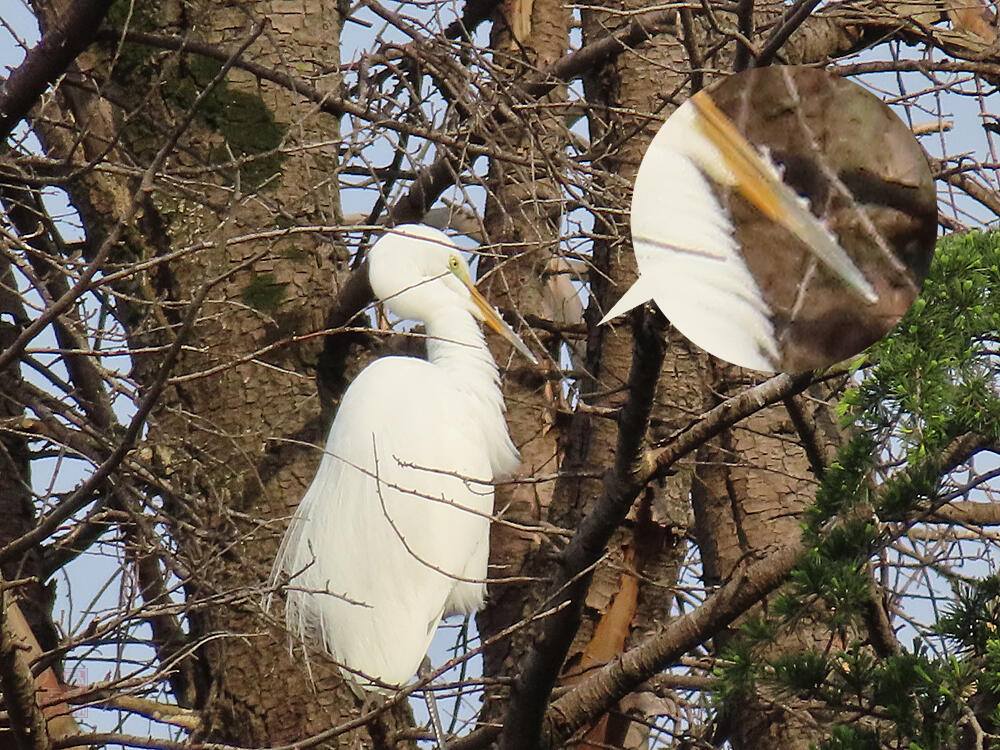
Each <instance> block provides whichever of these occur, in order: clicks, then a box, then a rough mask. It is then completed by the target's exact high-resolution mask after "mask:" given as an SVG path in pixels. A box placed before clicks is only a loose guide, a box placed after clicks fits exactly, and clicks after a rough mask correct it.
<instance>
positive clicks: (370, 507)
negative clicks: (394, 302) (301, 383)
mask: <svg viewBox="0 0 1000 750" xmlns="http://www.w3.org/2000/svg"><path fill="white" fill-rule="evenodd" d="M461 399H462V395H461V393H460V389H457V388H456V387H455V384H454V383H452V382H450V380H449V376H448V375H447V374H445V373H442V372H441V371H440V369H439V368H435V367H434V366H433V365H431V364H429V363H428V362H425V361H423V360H418V359H413V358H409V357H386V358H383V359H379V360H376V361H375V362H374V363H372V364H371V365H369V366H368V367H367V368H366V369H365V370H364V371H363V372H362V373H361V375H359V376H358V378H357V379H356V380H355V381H354V382H353V383H352V384H351V386H350V388H349V389H348V391H347V393H346V394H345V396H344V399H343V401H342V403H341V406H340V410H339V411H338V413H337V417H336V419H335V421H334V424H333V427H332V428H331V431H330V437H329V439H328V441H327V445H326V453H325V455H324V456H323V458H322V460H321V463H320V467H319V469H318V471H317V474H316V478H315V479H314V481H313V483H312V485H311V486H310V487H309V490H308V491H307V492H306V494H305V496H304V498H303V500H302V503H301V504H300V507H299V509H298V510H297V511H296V514H295V517H294V518H293V521H292V523H291V525H290V527H289V531H288V536H287V538H286V540H285V543H284V544H283V547H282V550H281V552H280V553H279V557H278V560H277V562H276V563H275V567H276V570H280V571H283V572H284V573H285V574H287V575H289V576H291V580H290V588H289V591H288V597H287V604H286V618H287V621H288V624H289V628H290V630H292V631H293V632H294V633H296V634H298V635H299V636H301V637H303V638H306V639H310V640H311V639H314V638H315V639H316V640H318V641H319V642H321V643H324V644H325V646H326V648H327V650H328V651H329V653H330V654H331V655H332V656H333V657H334V659H335V660H337V661H338V662H339V663H340V664H341V665H342V666H344V667H346V668H347V670H349V671H353V672H359V673H361V674H363V675H365V676H367V677H369V678H374V679H375V680H377V681H379V682H383V683H388V684H391V685H399V684H404V683H405V682H407V681H408V680H409V679H410V678H411V677H412V676H413V674H414V673H415V672H416V670H417V667H418V666H419V663H420V661H421V659H422V658H423V656H424V654H425V653H426V651H427V648H428V646H429V644H430V641H431V638H432V637H433V635H434V631H435V629H436V627H437V623H438V621H439V620H440V618H441V616H442V614H444V613H445V612H451V611H473V610H475V609H476V608H478V607H479V606H480V605H481V603H482V598H483V592H484V579H485V577H486V562H487V551H488V539H489V514H490V513H491V512H492V509H493V488H492V485H491V484H489V481H490V480H491V479H492V476H491V470H490V462H489V456H488V454H487V451H486V450H485V448H484V446H483V440H482V438H481V436H480V435H477V432H476V431H477V430H479V429H480V427H479V425H478V424H476V422H475V420H474V419H472V418H470V417H469V416H468V410H465V409H463V408H462V403H461Z"/></svg>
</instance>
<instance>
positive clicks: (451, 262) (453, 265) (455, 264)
mask: <svg viewBox="0 0 1000 750" xmlns="http://www.w3.org/2000/svg"><path fill="white" fill-rule="evenodd" d="M448 268H449V269H451V270H452V271H457V270H458V268H459V260H458V258H456V257H455V256H454V255H452V256H451V257H450V258H448Z"/></svg>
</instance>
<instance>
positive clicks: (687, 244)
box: [601, 92, 878, 371]
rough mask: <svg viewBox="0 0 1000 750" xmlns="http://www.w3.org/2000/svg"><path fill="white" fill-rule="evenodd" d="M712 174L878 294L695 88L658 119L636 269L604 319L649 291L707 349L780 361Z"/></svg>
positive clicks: (636, 215)
mask: <svg viewBox="0 0 1000 750" xmlns="http://www.w3.org/2000/svg"><path fill="white" fill-rule="evenodd" d="M712 183H715V184H716V185H720V186H728V187H735V188H736V189H737V190H739V191H740V193H742V194H743V195H744V197H745V198H746V199H747V200H748V201H749V202H750V203H751V204H752V205H754V206H755V207H756V208H757V209H758V210H759V211H760V212H761V213H763V214H764V215H765V216H766V217H767V218H769V219H770V220H772V221H775V222H778V223H780V224H781V225H783V226H784V227H786V228H787V229H788V230H789V231H790V232H791V233H792V234H794V235H795V237H797V238H798V239H799V240H800V241H801V242H802V243H803V244H804V245H805V246H806V247H807V248H808V249H809V251H810V252H812V253H813V255H814V256H815V257H816V258H818V259H819V260H820V261H821V262H822V263H823V264H824V265H825V266H826V267H827V268H829V269H830V271H831V272H833V274H835V275H836V276H837V277H839V278H840V279H841V280H842V281H843V282H844V284H846V285H847V287H848V288H850V289H851V290H853V292H855V293H856V294H857V295H858V296H859V297H860V298H861V299H862V300H864V301H865V302H868V303H873V302H876V301H877V300H878V294H877V293H876V291H875V289H874V287H873V286H872V284H871V283H870V282H869V280H868V279H867V278H866V277H865V276H864V274H862V272H861V271H860V270H859V269H858V267H857V266H856V265H855V264H854V262H853V261H852V260H851V258H850V256H848V255H847V253H846V252H844V250H843V248H841V246H840V245H839V244H838V242H837V239H836V237H835V236H834V235H833V233H832V232H831V231H830V230H829V229H828V228H827V227H826V226H825V225H824V224H823V223H822V222H821V221H819V220H818V219H817V218H816V217H815V216H813V215H812V213H810V211H809V208H808V204H807V202H806V201H805V200H804V199H802V198H800V197H799V196H798V195H796V194H795V192H794V191H793V190H792V189H791V188H789V187H788V186H787V185H786V184H785V183H784V182H783V181H782V177H781V175H780V174H779V172H778V170H777V169H776V168H775V166H774V164H773V163H772V162H771V160H770V158H769V157H768V156H767V155H766V154H763V155H762V154H761V153H758V151H757V150H756V149H755V148H754V147H753V146H752V145H750V144H749V143H748V142H747V141H746V140H745V139H744V138H743V136H742V135H741V134H740V133H739V131H738V130H737V129H736V128H735V126H734V125H733V124H732V123H731V122H730V121H729V119H728V118H727V117H726V116H725V114H723V113H722V112H721V110H719V108H718V107H717V106H716V105H715V103H714V102H713V101H712V99H711V98H710V97H709V95H708V94H707V93H706V92H699V93H698V94H696V95H695V96H693V97H691V98H690V99H689V100H688V101H686V102H685V103H684V104H683V105H681V106H680V107H679V108H678V109H677V110H676V111H675V112H674V113H673V114H672V115H671V116H670V118H669V119H668V120H667V121H666V122H665V123H664V124H663V126H662V127H661V128H660V129H659V131H658V132H657V133H656V136H655V137H654V138H653V140H652V142H651V143H650V145H649V149H648V151H647V152H646V155H645V156H644V157H643V160H642V164H641V165H640V167H639V172H638V175H637V176H636V182H635V190H634V193H633V197H632V208H631V225H632V242H633V246H634V248H635V257H636V263H637V265H638V266H639V273H640V275H639V278H638V280H637V281H636V282H635V284H634V285H633V286H632V287H631V288H630V289H629V290H628V291H626V292H625V294H624V295H623V296H622V297H621V299H619V300H618V302H617V303H616V304H615V305H614V306H613V307H612V308H611V310H610V311H609V312H608V314H607V315H606V316H605V317H604V319H603V320H602V321H601V322H602V323H604V322H607V321H609V320H611V319H612V318H615V317H617V316H619V315H621V314H622V313H624V312H627V311H628V310H631V309H632V308H634V307H637V306H639V305H641V304H643V303H645V302H646V301H648V300H650V299H653V300H655V301H656V304H657V305H658V306H659V308H660V310H661V311H662V312H663V313H664V315H666V316H667V318H669V319H670V322H671V323H672V324H673V325H674V326H676V328H677V329H678V330H679V331H681V332H682V333H684V334H685V335H686V336H687V337H688V338H690V339H692V340H693V341H695V342H696V343H697V344H698V345H699V346H701V347H702V348H704V349H706V350H707V351H709V352H711V353H712V354H715V355H717V356H720V357H723V358H724V359H727V360H729V361H730V362H733V363H735V364H738V365H741V366H743V367H751V368H755V369H759V370H771V371H773V370H776V369H777V365H778V362H779V361H780V359H781V356H780V353H779V351H778V341H777V340H776V336H775V330H774V324H773V321H772V319H771V314H770V310H769V307H768V304H767V302H766V301H765V298H764V295H763V293H762V290H761V288H760V287H759V285H758V283H757V280H756V279H755V278H754V275H753V274H752V273H751V272H750V270H749V268H748V267H747V265H746V262H745V261H744V258H743V257H741V254H740V247H739V245H738V243H737V238H736V236H735V231H734V227H733V222H732V220H731V217H730V216H729V215H728V214H727V212H726V211H725V210H724V209H723V206H722V204H721V203H720V201H719V199H718V197H717V196H716V193H715V192H714V189H713V184H712Z"/></svg>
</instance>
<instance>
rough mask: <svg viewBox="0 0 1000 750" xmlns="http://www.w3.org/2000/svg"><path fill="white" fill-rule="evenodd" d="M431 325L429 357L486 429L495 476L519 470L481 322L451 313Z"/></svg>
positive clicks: (497, 375) (429, 322) (429, 321)
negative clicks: (447, 375) (453, 385)
mask: <svg viewBox="0 0 1000 750" xmlns="http://www.w3.org/2000/svg"><path fill="white" fill-rule="evenodd" d="M424 322H425V323H426V324H427V335H428V337H429V338H428V339H427V358H428V359H429V360H430V362H431V364H433V365H434V366H435V367H438V368H440V369H441V370H442V371H443V372H446V373H448V374H449V375H451V376H452V378H453V380H454V383H455V389H456V391H457V393H459V394H461V395H464V396H465V397H466V398H465V399H463V400H464V403H463V404H461V405H460V407H459V408H463V409H465V410H466V412H467V413H468V414H469V416H470V418H472V419H473V420H474V421H475V423H476V424H477V425H479V426H480V427H481V428H482V430H483V436H484V438H485V444H486V446H487V451H488V453H489V457H490V465H491V466H492V467H493V473H494V476H500V475H504V474H509V473H511V472H513V471H514V470H515V469H516V468H517V464H518V458H517V449H516V448H515V447H514V444H513V443H512V442H511V440H510V434H509V433H508V431H507V421H506V419H504V411H505V408H504V402H503V393H501V391H500V373H499V371H498V370H497V365H496V362H495V361H494V360H493V355H492V354H490V350H489V349H488V348H487V347H486V338H485V337H484V336H483V332H482V331H481V330H480V328H479V323H478V322H476V319H475V318H473V317H472V314H471V313H468V312H466V311H464V310H462V311H457V310H454V309H452V310H448V311H447V312H446V314H442V315H435V316H432V317H430V318H428V319H427V320H425V321H424Z"/></svg>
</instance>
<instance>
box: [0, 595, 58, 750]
mask: <svg viewBox="0 0 1000 750" xmlns="http://www.w3.org/2000/svg"><path fill="white" fill-rule="evenodd" d="M0 599H2V601H0V685H2V686H3V697H4V704H5V707H6V709H7V716H8V717H9V719H10V730H11V733H12V734H13V736H14V744H15V745H16V746H17V747H18V748H19V750H48V748H49V747H50V744H49V732H48V727H47V726H46V723H45V715H44V714H43V713H42V709H41V708H40V707H39V705H38V701H37V686H36V684H35V678H34V677H33V676H32V675H31V668H30V667H29V665H28V659H27V654H28V644H26V643H25V642H24V641H23V637H22V636H21V635H20V634H19V633H18V632H17V630H16V629H15V627H14V623H13V621H12V617H11V613H12V610H13V609H14V608H15V607H16V606H17V605H16V604H15V603H14V601H13V599H12V597H11V594H10V591H9V590H7V589H6V588H5V589H3V590H2V591H0Z"/></svg>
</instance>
